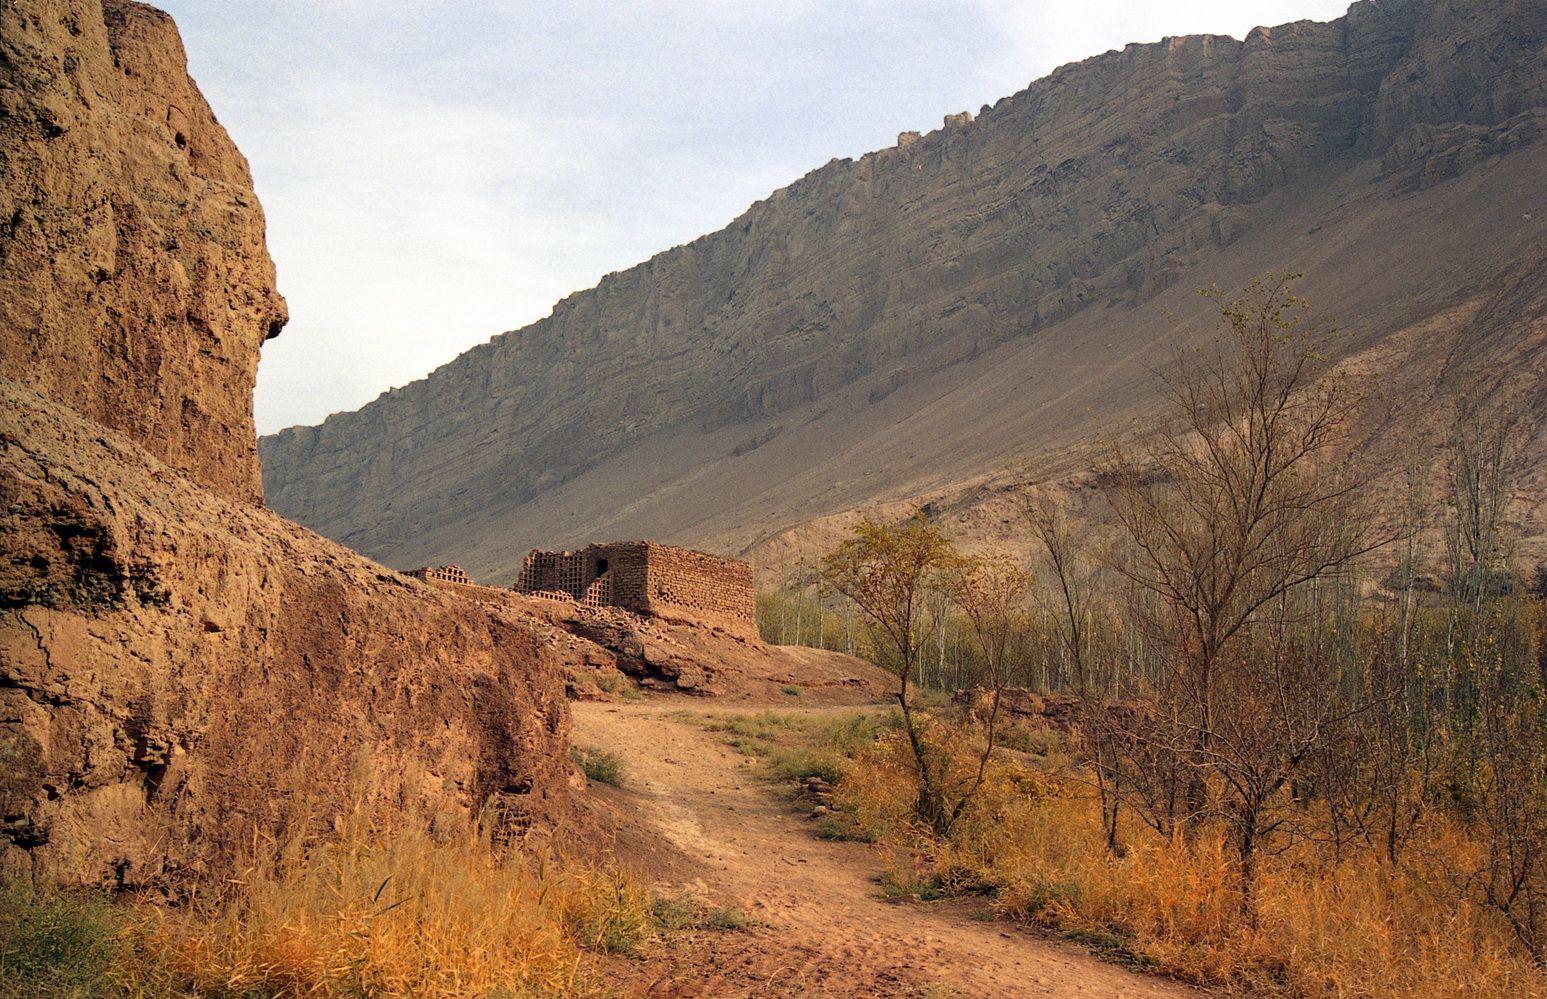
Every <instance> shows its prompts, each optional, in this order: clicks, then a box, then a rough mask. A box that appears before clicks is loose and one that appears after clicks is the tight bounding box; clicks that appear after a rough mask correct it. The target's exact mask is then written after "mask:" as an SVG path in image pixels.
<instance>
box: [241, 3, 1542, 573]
mask: <svg viewBox="0 0 1547 999" xmlns="http://www.w3.org/2000/svg"><path fill="white" fill-rule="evenodd" d="M1544 44H1547V8H1544V7H1543V6H1542V5H1541V4H1539V3H1534V2H1516V0H1480V2H1459V0H1456V2H1451V0H1387V2H1367V3H1359V4H1356V5H1354V7H1352V8H1351V9H1350V11H1349V13H1348V15H1347V16H1346V17H1344V18H1342V19H1340V20H1338V21H1335V22H1332V23H1330V24H1313V23H1309V22H1303V23H1298V24H1293V25H1286V26H1282V27H1278V28H1273V29H1263V30H1258V31H1255V32H1253V33H1252V34H1251V35H1250V36H1249V37H1248V38H1247V39H1246V40H1245V41H1236V40H1233V39H1229V38H1220V37H1192V38H1177V39H1169V40H1167V41H1164V42H1162V43H1159V44H1155V45H1133V46H1129V47H1128V48H1126V49H1124V50H1123V51H1121V52H1112V53H1108V54H1106V55H1103V56H1098V57H1096V58H1094V59H1090V60H1087V61H1085V62H1082V63H1079V64H1077V65H1073V66H1069V67H1065V68H1063V69H1061V70H1059V71H1057V72H1055V73H1054V74H1052V75H1051V76H1049V77H1048V78H1046V79H1044V80H1041V81H1038V82H1037V83H1035V84H1033V85H1032V86H1031V87H1030V88H1029V89H1028V90H1026V91H1024V92H1022V93H1020V94H1018V95H1016V96H1014V97H1011V98H1006V99H1004V100H1002V101H999V102H998V103H997V104H995V105H994V106H993V107H992V108H985V109H984V110H983V111H982V113H981V114H980V115H979V116H978V117H977V119H976V120H975V121H966V120H962V119H961V118H957V119H953V120H950V121H948V123H947V125H946V127H945V128H943V129H941V130H940V131H937V132H933V133H930V134H929V135H927V136H924V137H922V138H918V139H915V140H908V141H903V142H901V143H900V144H899V146H898V147H897V148H894V149H888V150H882V151H880V152H878V153H874V154H871V155H868V156H866V157H863V158H862V159H860V160H859V161H857V162H851V161H846V160H845V161H835V162H833V163H831V164H829V165H828V166H826V167H823V168H822V169H820V170H817V171H815V172H813V173H812V174H810V175H808V176H807V177H805V178H803V179H801V180H800V181H798V182H797V183H795V184H793V185H791V186H790V187H789V188H786V189H784V190H781V191H778V192H776V193H775V194H774V195H772V196H771V197H770V198H769V199H767V200H766V201H763V202H759V203H758V204H756V205H754V206H753V207H752V208H751V209H750V210H749V211H748V212H747V213H746V214H744V215H743V216H742V217H741V218H739V219H738V220H736V221H735V222H734V223H732V225H731V226H729V227H728V228H726V229H724V230H722V231H720V232H718V233H715V234H713V235H710V236H706V237H704V238H702V239H699V240H697V241H695V242H693V243H691V244H689V245H687V246H683V247H678V248H676V249H673V250H670V251H667V252H665V253H663V254H661V255H659V256H657V257H655V258H653V259H651V260H650V261H648V262H646V263H644V264H641V265H640V266H638V267H636V268H633V269H631V270H629V271H627V272H623V273H620V274H613V275H609V276H608V277H607V278H605V279H604V280H603V281H602V282H601V284H600V285H599V286H598V287H597V288H595V289H593V290H591V291H587V292H582V293H579V294H577V295H574V296H571V297H570V298H568V299H566V300H564V301H563V302H561V303H559V305H558V306H557V307H556V308H555V310H554V314H553V315H552V316H551V317H549V318H548V319H546V320H543V321H542V322H539V323H537V324H534V325H533V326H531V327H528V328H527V329H524V330H520V331H517V332H514V333H508V334H504V335H502V336H500V337H497V338H495V339H494V340H492V341H491V342H490V343H489V344H486V345H484V346H482V347H479V348H476V349H474V350H472V351H470V352H468V353H467V354H464V355H463V356H462V357H460V358H458V359H457V360H455V361H454V362H452V363H451V364H449V365H447V366H445V367H444V368H442V369H440V370H439V371H437V372H435V373H434V374H433V375H431V376H430V377H429V378H427V379H425V380H423V381H420V382H417V383H415V384H413V385H410V386H408V387H406V388H403V389H399V390H396V391H394V392H391V393H388V394H387V395H385V396H383V397H382V398H380V399H378V400H377V401H376V402H374V403H372V404H371V405H370V406H367V407H366V408H364V409H363V410H361V411H359V412H357V413H349V414H342V415H338V416H335V417H333V418H331V419H329V420H328V421H327V422H326V423H325V424H323V425H322V426H320V427H313V428H293V429H291V430H287V431H284V432H282V433H281V434H278V435H276V436H274V437H270V438H265V439H264V441H263V442H262V443H261V445H260V446H261V450H262V455H263V460H264V470H265V471H264V474H265V481H266V484H267V486H268V490H269V496H270V500H271V502H273V503H274V505H275V507H276V508H277V509H279V510H281V511H282V512H285V513H287V514H289V515H292V516H295V517H297V518H298V519H300V520H301V521H302V522H304V523H307V524H309V525H311V526H313V527H315V528H317V529H318V530H321V531H323V532H324V533H327V534H329V535H330V536H333V537H336V538H338V539H340V540H343V541H344V542H346V543H348V544H350V545H353V546H355V547H358V548H359V549H361V550H362V551H365V552H367V553H369V554H371V555H373V556H375V557H378V558H382V559H383V560H386V561H389V562H394V563H410V562H421V561H427V560H434V559H446V560H457V561H461V562H463V563H465V564H467V565H468V566H469V567H470V568H472V569H474V570H475V571H476V572H478V573H481V574H484V575H492V577H493V578H497V579H498V578H509V577H511V576H513V574H514V571H515V568H516V565H517V562H518V559H519V555H520V553H521V552H522V551H523V550H524V549H525V548H527V547H529V546H531V545H534V544H539V543H541V544H548V545H554V544H568V543H576V542H581V541H585V540H590V539H595V538H600V537H606V536H611V535H620V536H635V535H640V534H645V535H650V536H654V537H659V538H662V539H663V540H676V541H681V542H687V543H693V544H699V545H709V546H712V547H716V548H719V549H721V550H726V551H743V550H747V549H748V548H749V547H750V546H752V545H754V544H755V543H756V542H757V540H758V539H759V538H763V537H766V536H768V535H769V534H770V533H772V532H776V531H778V530H779V529H781V528H783V527H786V526H791V525H795V524H799V523H801V522H804V521H808V520H811V519H813V518H818V517H822V516H824V515H829V514H834V513H839V512H841V511H844V510H847V509H850V508H853V507H855V506H857V505H861V504H865V503H871V502H874V501H877V500H880V499H886V498H891V497H922V496H927V495H932V494H947V493H959V492H961V490H962V488H963V486H962V485H961V483H963V482H965V481H968V480H972V479H974V478H976V477H978V476H980V475H983V474H985V473H991V472H995V471H997V470H1000V469H1003V468H1005V467H1006V466H1008V465H1012V464H1014V463H1016V462H1018V461H1020V460H1022V459H1023V458H1025V457H1028V456H1033V455H1042V456H1046V455H1049V454H1052V453H1055V452H1056V451H1057V450H1058V449H1060V448H1063V447H1065V446H1067V445H1070V444H1072V443H1075V442H1077V441H1079V440H1088V439H1089V438H1090V437H1091V436H1092V435H1093V433H1095V432H1097V431H1098V430H1099V426H1098V424H1099V425H1104V426H1107V427H1110V426H1112V425H1115V424H1116V423H1117V422H1119V421H1121V420H1122V419H1124V418H1125V417H1127V416H1131V415H1133V414H1136V413H1140V412H1143V411H1145V409H1146V407H1148V406H1149V405H1150V404H1151V402H1152V396H1151V395H1150V389H1149V388H1148V387H1147V382H1148V378H1147V376H1148V372H1149V370H1150V368H1151V367H1152V366H1153V365H1155V364H1157V363H1158V362H1159V361H1161V360H1162V359H1163V358H1164V356H1165V342H1166V338H1167V336H1168V335H1169V334H1170V331H1171V330H1172V329H1173V327H1174V326H1175V325H1176V324H1177V322H1180V323H1182V324H1184V325H1185V324H1186V323H1189V322H1192V323H1197V322H1198V321H1200V320H1203V319H1205V318H1206V310H1207V308H1208V306H1207V303H1203V302H1200V301H1199V300H1198V298H1197V296H1196V294H1195V292H1196V289H1197V288H1198V287H1199V286H1202V285H1209V284H1218V285H1220V286H1223V287H1226V288H1229V287H1233V286H1238V285H1240V284H1242V283H1244V282H1245V281H1247V280H1249V279H1250V278H1251V277H1253V276H1255V275H1256V274H1258V273H1260V272H1262V271H1263V270H1266V269H1269V268H1292V269H1296V270H1303V271H1305V272H1307V274H1308V278H1307V281H1306V283H1305V285H1304V287H1303V290H1304V291H1305V292H1306V293H1307V294H1308V295H1309V296H1310V297H1311V298H1312V299H1313V300H1314V301H1315V302H1316V303H1317V305H1318V306H1319V307H1320V308H1321V309H1322V310H1323V311H1327V312H1330V313H1332V314H1334V315H1335V316H1336V317H1337V318H1338V319H1339V320H1340V321H1341V322H1342V323H1343V324H1344V325H1345V326H1346V327H1347V328H1349V329H1351V330H1352V331H1353V332H1354V333H1355V334H1357V335H1356V336H1354V337H1351V338H1349V339H1348V340H1347V341H1345V342H1346V343H1347V345H1348V349H1349V350H1350V351H1351V352H1353V351H1360V350H1371V349H1373V350H1377V351H1380V352H1382V356H1385V354H1387V353H1389V352H1390V350H1391V349H1393V348H1391V347H1390V346H1389V344H1390V343H1393V342H1394V343H1397V344H1399V345H1401V346H1400V349H1401V350H1405V351H1410V352H1413V353H1414V356H1418V355H1422V356H1424V357H1429V356H1430V355H1431V354H1434V353H1436V352H1438V354H1439V355H1441V356H1442V357H1445V358H1448V359H1447V360H1445V362H1444V363H1443V364H1441V365H1440V367H1441V368H1442V369H1443V370H1442V371H1441V374H1443V375H1445V376H1447V377H1452V378H1454V377H1460V376H1461V374H1462V372H1461V371H1459V370H1458V369H1459V368H1464V367H1466V366H1467V365H1468V364H1473V365H1480V366H1481V367H1482V368H1483V369H1487V368H1488V367H1489V366H1490V365H1491V366H1492V367H1493V369H1494V370H1495V371H1497V370H1498V369H1499V367H1500V366H1501V365H1503V364H1506V363H1523V362H1525V361H1527V360H1529V359H1530V358H1534V357H1536V356H1537V355H1536V354H1535V353H1533V352H1534V351H1535V350H1536V349H1537V348H1536V347H1533V346H1531V344H1530V343H1528V342H1526V336H1525V335H1526V333H1527V332H1528V331H1529V330H1530V328H1531V323H1532V322H1533V321H1534V320H1535V319H1536V318H1538V317H1539V316H1541V315H1542V311H1541V303H1542V294H1541V292H1542V281H1543V267H1542V264H1543V251H1542V249H1541V246H1542V244H1543V242H1544V241H1543V240H1542V239H1541V238H1540V236H1539V232H1540V229H1541V226H1542V225H1543V224H1544V222H1547V206H1543V205H1537V204H1535V201H1536V200H1538V199H1539V198H1540V197H1541V195H1540V193H1539V192H1541V191H1543V190H1544V189H1547V158H1544V156H1543V153H1542V151H1541V148H1540V147H1539V146H1537V145H1533V143H1534V142H1535V140H1536V139H1537V138H1538V136H1539V134H1540V132H1541V130H1542V128H1543V123H1544V121H1547V110H1544V108H1547V51H1544ZM1404 332H1405V334H1406V335H1404ZM1392 338H1395V340H1393V339H1392ZM1533 342H1534V341H1533ZM1431 367H1432V366H1431ZM1415 370H1417V368H1416V366H1407V365H1404V364H1400V363H1399V364H1394V365H1393V371H1395V372H1396V373H1398V374H1400V375H1401V376H1402V377H1404V378H1407V377H1409V376H1412V373H1413V372H1414V371H1415ZM1425 370H1428V369H1425ZM1476 373H1478V372H1473V374H1476ZM1483 373H1486V371H1484V372H1483ZM1414 377H1416V376H1414ZM1412 387H1422V388H1425V389H1426V390H1432V389H1433V387H1434V384H1431V383H1428V382H1424V383H1422V385H1420V384H1419V383H1418V382H1416V381H1415V382H1414V383H1413V386H1409V388H1412ZM1406 395H1407V396H1408V397H1412V392H1411V391H1409V392H1407V393H1406Z"/></svg>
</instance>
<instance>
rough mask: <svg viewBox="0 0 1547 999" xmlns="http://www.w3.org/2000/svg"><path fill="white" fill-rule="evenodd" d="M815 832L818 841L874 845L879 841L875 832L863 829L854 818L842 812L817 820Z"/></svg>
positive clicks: (814, 827)
mask: <svg viewBox="0 0 1547 999" xmlns="http://www.w3.org/2000/svg"><path fill="white" fill-rule="evenodd" d="M813 831H814V832H815V833H816V838H817V839H827V840H836V841H839V842H844V843H874V842H876V840H877V839H878V837H877V835H876V833H875V832H874V831H873V830H870V829H865V828H862V827H861V826H860V825H859V824H858V823H856V822H855V821H854V820H853V818H851V817H850V816H848V815H845V814H843V813H842V812H833V813H832V814H830V815H824V816H822V817H821V818H819V819H817V820H816V823H815V825H814V826H813Z"/></svg>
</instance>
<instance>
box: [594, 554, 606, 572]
mask: <svg viewBox="0 0 1547 999" xmlns="http://www.w3.org/2000/svg"><path fill="white" fill-rule="evenodd" d="M606 571H607V560H606V559H604V558H599V559H597V560H596V574H597V575H598V576H600V575H601V574H602V573H604V572H606Z"/></svg>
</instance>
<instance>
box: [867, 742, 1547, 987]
mask: <svg viewBox="0 0 1547 999" xmlns="http://www.w3.org/2000/svg"><path fill="white" fill-rule="evenodd" d="M909 773H910V771H909V767H908V760H907V757H906V756H905V755H904V751H903V750H902V749H901V748H900V747H897V746H895V745H892V746H885V745H883V746H882V747H880V748H878V749H876V750H875V751H873V752H869V753H862V754H860V755H859V756H858V757H856V759H855V760H854V761H852V762H851V763H850V765H849V766H848V768H847V769H846V772H845V776H844V780H843V782H842V784H840V785H839V788H838V793H837V801H838V804H839V805H840V807H841V809H842V811H843V813H844V814H845V815H846V816H847V817H848V820H849V821H850V822H852V823H854V824H855V826H856V827H857V828H859V829H861V830H862V831H866V832H869V833H871V834H877V835H881V836H883V837H884V838H886V839H888V840H889V841H891V842H894V843H899V844H902V843H906V844H907V845H910V846H911V847H913V848H914V849H913V850H912V851H911V852H910V854H909V856H908V859H906V860H904V861H901V863H902V864H903V865H904V866H903V867H902V868H900V869H899V872H898V873H896V874H895V875H894V879H901V880H907V881H908V882H910V883H913V882H928V883H932V884H938V885H939V886H941V888H942V889H943V890H944V891H946V892H954V893H962V892H969V891H971V892H978V891H990V892H992V893H993V894H994V895H995V897H996V906H997V908H998V909H999V910H1000V911H1001V912H1002V913H1003V914H1004V915H1005V916H1007V917H1010V918H1015V919H1020V920H1025V921H1030V922H1036V923H1039V924H1041V925H1043V926H1046V927H1049V928H1051V929H1054V930H1056V931H1059V932H1061V933H1063V934H1064V935H1066V936H1069V937H1070V938H1071V939H1075V940H1079V941H1081V942H1084V943H1087V944H1090V945H1092V946H1093V947H1094V948H1095V949H1097V950H1098V951H1101V952H1103V953H1105V954H1107V955H1108V956H1110V957H1113V958H1114V959H1118V960H1122V961H1126V962H1128V963H1131V964H1133V965H1135V966H1139V967H1144V968H1148V969H1152V970H1158V971H1162V972H1164V973H1166V974H1170V975H1173V976H1176V977H1178V978H1181V979H1184V980H1187V981H1191V982H1195V983H1198V984H1203V985H1210V986H1219V987H1225V988H1228V989H1230V990H1232V991H1240V992H1244V993H1246V994H1251V995H1282V996H1297V997H1307V999H1323V997H1325V999H1333V997H1337V999H1344V997H1371V999H1373V997H1391V999H1435V997H1441V996H1467V997H1470V999H1492V997H1499V999H1504V997H1532V996H1547V974H1544V972H1543V971H1542V969H1540V968H1538V967H1537V966H1535V965H1534V963H1533V962H1532V961H1531V959H1530V956H1529V955H1528V954H1527V953H1526V952H1525V950H1524V949H1523V948H1521V947H1520V946H1519V945H1518V944H1517V943H1516V942H1515V940H1514V939H1513V937H1512V936H1511V934H1510V932H1509V929H1508V927H1507V926H1505V925H1503V923H1502V921H1500V920H1499V919H1497V918H1496V917H1495V916H1494V915H1493V914H1492V913H1490V912H1487V911H1484V910H1482V909H1480V908H1478V907H1477V906H1475V905H1473V904H1471V903H1469V902H1467V901H1465V900H1464V899H1462V898H1461V897H1460V896H1459V894H1458V893H1444V894H1441V893H1438V892H1436V891H1435V890H1434V889H1433V888H1432V886H1434V885H1437V884H1445V883H1446V878H1445V876H1444V872H1445V871H1456V870H1465V869H1469V868H1471V867H1472V866H1474V862H1475V860H1476V858H1475V855H1474V854H1475V850H1476V847H1475V846H1474V845H1473V844H1471V843H1469V842H1468V841H1467V839H1466V837H1465V836H1464V835H1463V834H1462V833H1461V832H1460V831H1459V830H1457V829H1456V828H1455V827H1454V826H1445V827H1442V828H1437V829H1436V830H1434V831H1433V832H1432V833H1431V834H1430V835H1429V836H1428V838H1427V840H1426V841H1425V842H1423V843H1421V844H1416V845H1415V848H1414V849H1412V850H1411V851H1409V852H1410V855H1411V859H1409V860H1407V861H1405V862H1404V864H1403V865H1401V866H1397V867H1393V866H1392V865H1390V864H1387V863H1383V862H1382V861H1381V860H1380V858H1379V857H1377V856H1376V855H1375V854H1374V853H1373V852H1365V853H1356V854H1353V855H1346V856H1345V858H1344V859H1343V860H1341V861H1338V862H1333V861H1332V860H1331V859H1330V858H1329V857H1328V856H1326V855H1325V854H1324V853H1322V852H1320V851H1318V849H1317V848H1316V847H1315V846H1314V845H1312V844H1308V843H1305V842H1303V841H1302V842H1299V843H1280V844H1276V846H1277V849H1276V850H1275V852H1274V853H1273V854H1272V855H1270V856H1266V857H1264V858H1263V861H1262V868H1261V872H1260V876H1259V880H1258V883H1257V894H1256V897H1257V905H1256V907H1255V912H1256V917H1255V921H1252V920H1249V919H1247V918H1246V917H1245V916H1244V915H1243V914H1242V911H1241V907H1240V902H1239V894H1238V893H1237V891H1236V888H1235V881H1234V871H1233V868H1232V861H1231V854H1230V852H1229V850H1228V848H1227V847H1226V845H1225V844H1224V842H1223V841H1222V839H1221V838H1220V837H1217V836H1212V835H1205V836H1204V837H1202V838H1201V839H1200V841H1199V842H1197V843H1195V844H1193V845H1191V846H1187V845H1183V844H1173V843H1171V842H1169V841H1165V840H1162V839H1161V838H1160V837H1158V836H1155V835H1153V834H1148V833H1147V831H1146V830H1141V829H1139V828H1136V827H1135V826H1134V825H1133V824H1132V823H1129V824H1128V825H1126V826H1125V827H1124V839H1125V842H1126V845H1127V851H1126V853H1125V854H1124V856H1122V857H1120V858H1119V857H1113V856H1111V855H1109V854H1108V853H1107V852H1106V850H1105V849H1104V843H1103V838H1102V830H1101V826H1100V821H1099V813H1098V810H1097V806H1096V803H1095V802H1094V800H1092V798H1091V797H1090V795H1089V794H1088V793H1087V791H1086V790H1085V788H1084V787H1083V786H1082V785H1078V784H1074V783H1067V782H1060V781H1058V780H1057V779H1055V778H1053V777H1050V776H1048V775H1045V774H1043V773H1040V772H1035V771H1028V770H1025V769H1022V768H1021V767H1020V766H1018V765H1016V764H1014V763H1010V762H1003V761H1000V762H996V764H995V766H994V768H993V771H992V773H991V776H990V780H989V782H988V784H987V785H986V786H985V790H984V793H983V794H982V795H981V797H980V798H979V799H978V800H977V801H976V802H975V803H974V805H973V806H972V808H971V809H970V810H969V812H968V814H967V815H966V816H965V817H964V819H963V820H962V822H961V823H960V824H959V826H958V828H957V829H956V830H955V832H954V834H953V837H952V840H951V842H948V843H947V842H939V841H935V840H932V839H930V838H929V837H928V836H927V835H926V834H925V833H924V832H923V831H922V830H921V829H920V828H919V827H918V826H917V825H916V824H913V823H911V822H910V821H909V817H908V813H909V808H910V806H911V803H912V790H911V784H910V778H909ZM920 857H923V858H924V859H925V861H926V865H927V868H928V869H927V870H920V869H919V858H920Z"/></svg>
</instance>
